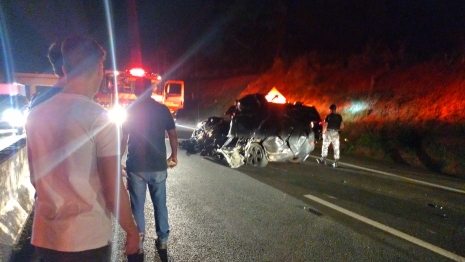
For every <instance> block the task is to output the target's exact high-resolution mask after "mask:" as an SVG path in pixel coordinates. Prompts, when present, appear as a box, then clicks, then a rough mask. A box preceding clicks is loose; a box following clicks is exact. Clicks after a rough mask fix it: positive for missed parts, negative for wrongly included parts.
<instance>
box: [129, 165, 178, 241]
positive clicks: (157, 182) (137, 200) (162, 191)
mask: <svg viewBox="0 0 465 262" xmlns="http://www.w3.org/2000/svg"><path fill="white" fill-rule="evenodd" d="M167 176H168V172H167V171H166V170H165V171H157V172H129V174H128V189H129V195H130V197H131V209H132V214H133V215H134V219H135V220H136V224H137V228H138V229H139V232H140V233H143V234H145V216H144V206H145V197H146V192H147V191H146V190H147V186H148V188H149V192H150V197H151V198H152V204H153V209H154V213H155V214H154V216H155V227H156V232H157V236H158V241H159V242H160V243H162V244H165V243H167V242H168V235H169V233H170V227H169V224H168V208H167V207H166V177H167Z"/></svg>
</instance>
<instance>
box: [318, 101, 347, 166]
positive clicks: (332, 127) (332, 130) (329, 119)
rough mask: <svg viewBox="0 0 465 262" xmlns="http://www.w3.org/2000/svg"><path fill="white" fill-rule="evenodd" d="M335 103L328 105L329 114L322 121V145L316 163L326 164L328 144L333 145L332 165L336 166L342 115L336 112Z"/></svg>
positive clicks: (338, 155)
mask: <svg viewBox="0 0 465 262" xmlns="http://www.w3.org/2000/svg"><path fill="white" fill-rule="evenodd" d="M336 108H337V107H336V105H335V104H332V105H331V106H330V107H329V110H330V114H329V115H327V116H326V117H325V120H324V122H323V145H322V147H321V158H318V159H317V160H316V161H317V162H318V163H323V164H326V157H327V156H328V148H329V145H330V144H332V145H333V151H334V163H333V164H332V166H333V167H337V165H338V162H339V158H340V148H339V132H340V131H341V130H342V129H343V128H344V123H343V122H342V116H341V115H340V114H337V113H336Z"/></svg>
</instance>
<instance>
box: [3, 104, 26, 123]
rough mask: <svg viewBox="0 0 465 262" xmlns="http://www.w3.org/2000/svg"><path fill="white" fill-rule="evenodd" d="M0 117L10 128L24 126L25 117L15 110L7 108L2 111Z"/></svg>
mask: <svg viewBox="0 0 465 262" xmlns="http://www.w3.org/2000/svg"><path fill="white" fill-rule="evenodd" d="M2 117H3V119H4V120H5V121H6V122H8V124H10V125H11V126H12V127H22V126H24V125H25V124H26V116H25V115H24V114H22V113H21V111H19V110H17V109H12V108H8V109H7V110H5V111H3V115H2Z"/></svg>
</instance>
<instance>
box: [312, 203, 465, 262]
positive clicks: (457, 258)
mask: <svg viewBox="0 0 465 262" xmlns="http://www.w3.org/2000/svg"><path fill="white" fill-rule="evenodd" d="M304 197H306V198H308V199H310V200H313V201H315V202H317V203H320V204H322V205H325V206H327V207H329V208H332V209H334V210H337V211H339V212H341V213H343V214H345V215H348V216H350V217H352V218H355V219H357V220H359V221H361V222H364V223H366V224H369V225H371V226H373V227H376V228H378V229H381V230H383V231H385V232H387V233H390V234H392V235H394V236H397V237H399V238H402V239H404V240H407V241H409V242H411V243H414V244H416V245H418V246H421V247H423V248H426V249H429V250H431V251H433V252H435V253H438V254H440V255H442V256H445V257H447V258H450V259H453V260H455V261H460V262H465V257H462V256H459V255H457V254H454V253H452V252H450V251H447V250H445V249H442V248H440V247H437V246H435V245H432V244H430V243H427V242H425V241H423V240H421V239H418V238H416V237H413V236H410V235H407V234H405V233H403V232H401V231H398V230H396V229H394V228H392V227H388V226H386V225H383V224H381V223H379V222H376V221H374V220H371V219H369V218H366V217H364V216H361V215H359V214H356V213H354V212H352V211H349V210H347V209H344V208H342V207H339V206H336V205H334V204H332V203H330V202H327V201H325V200H323V199H321V198H318V197H316V196H313V195H304Z"/></svg>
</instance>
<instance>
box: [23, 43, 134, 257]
mask: <svg viewBox="0 0 465 262" xmlns="http://www.w3.org/2000/svg"><path fill="white" fill-rule="evenodd" d="M62 53H63V62H64V65H63V72H64V73H65V75H66V77H67V83H66V85H65V88H64V90H63V91H62V92H61V93H59V94H57V95H55V96H54V97H52V98H50V99H49V101H47V102H46V103H42V104H40V105H37V106H36V107H34V108H33V109H32V110H31V112H30V114H29V117H28V121H27V124H26V132H27V150H28V159H29V167H30V172H31V182H32V184H33V185H34V187H35V189H36V192H37V199H36V203H35V210H34V223H33V228H32V239H31V242H32V245H34V246H36V248H37V252H38V254H39V256H40V258H41V261H43V262H48V261H95V262H97V261H98V262H103V261H110V259H111V247H110V242H111V240H112V225H111V214H113V215H114V216H115V217H116V218H117V219H118V221H119V223H120V225H121V226H122V228H123V230H124V231H125V232H126V233H127V235H126V250H125V252H126V254H132V253H135V252H137V250H138V247H139V232H138V230H137V227H136V224H135V222H134V219H133V217H132V213H131V209H130V205H129V197H128V194H127V191H126V190H125V188H124V186H123V182H122V179H121V176H120V174H119V172H120V165H119V163H118V160H119V159H120V158H121V157H120V156H119V148H118V141H119V140H120V139H118V135H119V134H118V132H119V130H118V128H117V127H116V126H115V125H114V124H112V123H111V122H110V121H108V119H107V111H106V110H105V109H104V108H102V107H101V106H100V105H98V104H96V103H95V102H93V101H92V98H93V96H94V94H95V93H96V92H97V90H98V88H99V86H100V83H101V81H102V77H103V62H104V59H105V51H104V50H103V49H102V47H101V46H100V45H99V44H98V43H97V42H96V41H95V40H93V39H91V38H88V37H81V36H76V37H70V38H67V39H66V40H64V42H63V44H62Z"/></svg>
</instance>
